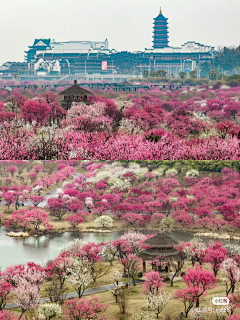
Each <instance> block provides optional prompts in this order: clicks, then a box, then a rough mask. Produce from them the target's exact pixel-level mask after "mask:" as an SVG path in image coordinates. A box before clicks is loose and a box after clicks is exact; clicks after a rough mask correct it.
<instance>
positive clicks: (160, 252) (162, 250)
mask: <svg viewBox="0 0 240 320" xmlns="http://www.w3.org/2000/svg"><path fill="white" fill-rule="evenodd" d="M179 244H180V242H179V241H178V240H175V239H173V238H172V237H170V236H168V235H166V234H164V233H158V234H157V235H156V236H154V237H152V238H149V239H147V240H145V241H144V242H143V245H144V246H147V247H148V249H145V250H143V251H141V252H140V253H139V254H138V256H139V257H140V258H141V259H142V260H143V272H146V261H151V263H152V262H153V261H154V260H155V259H157V258H158V257H159V256H162V257H165V258H167V259H169V260H175V261H177V262H178V265H180V261H181V260H182V252H181V251H179V250H177V249H175V246H177V245H179ZM152 268H153V269H155V271H157V270H158V271H160V272H161V271H162V269H161V268H157V266H154V264H153V263H152ZM165 272H166V273H167V275H168V276H169V272H170V263H167V264H166V268H165Z"/></svg>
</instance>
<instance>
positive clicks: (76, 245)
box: [59, 239, 86, 256]
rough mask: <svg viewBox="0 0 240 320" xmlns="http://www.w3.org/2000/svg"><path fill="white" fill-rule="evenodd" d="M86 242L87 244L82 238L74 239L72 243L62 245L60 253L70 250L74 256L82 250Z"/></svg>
mask: <svg viewBox="0 0 240 320" xmlns="http://www.w3.org/2000/svg"><path fill="white" fill-rule="evenodd" d="M85 244H86V242H84V241H83V240H82V239H74V240H73V241H71V242H70V243H68V244H65V245H64V246H62V247H61V249H60V250H59V252H60V253H63V252H68V253H70V254H71V255H72V256H74V255H76V254H78V253H79V252H80V250H81V249H82V247H83V246H84V245H85Z"/></svg>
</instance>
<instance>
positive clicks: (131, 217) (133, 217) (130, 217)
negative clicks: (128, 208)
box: [121, 213, 143, 226]
mask: <svg viewBox="0 0 240 320" xmlns="http://www.w3.org/2000/svg"><path fill="white" fill-rule="evenodd" d="M121 220H123V221H125V222H127V223H129V224H130V225H132V226H133V225H134V224H138V223H140V222H141V221H142V220H143V217H142V215H141V214H138V213H125V214H123V215H122V216H121Z"/></svg>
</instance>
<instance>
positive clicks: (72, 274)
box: [66, 259, 92, 298]
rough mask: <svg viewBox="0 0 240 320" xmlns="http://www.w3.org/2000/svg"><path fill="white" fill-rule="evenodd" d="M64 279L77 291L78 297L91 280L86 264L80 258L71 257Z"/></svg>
mask: <svg viewBox="0 0 240 320" xmlns="http://www.w3.org/2000/svg"><path fill="white" fill-rule="evenodd" d="M66 279H67V281H68V282H69V283H70V285H71V286H72V287H73V288H74V289H75V290H76V291H77V293H78V296H79V298H81V297H82V295H83V293H84V291H85V290H86V289H87V287H88V285H89V284H90V283H91V282H92V275H91V273H90V270H89V268H88V267H87V265H86V264H84V263H83V262H82V261H81V260H78V259H73V260H72V263H71V267H70V268H68V274H67V275H66Z"/></svg>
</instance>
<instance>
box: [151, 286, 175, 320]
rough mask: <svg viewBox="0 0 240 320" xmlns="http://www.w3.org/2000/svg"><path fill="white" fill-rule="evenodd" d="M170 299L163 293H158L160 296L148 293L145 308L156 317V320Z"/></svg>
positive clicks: (169, 296)
mask: <svg viewBox="0 0 240 320" xmlns="http://www.w3.org/2000/svg"><path fill="white" fill-rule="evenodd" d="M171 299H172V296H171V295H170V294H169V293H167V292H165V291H164V292H160V294H157V295H156V294H152V293H151V292H150V293H149V294H148V297H147V307H148V309H150V310H152V311H153V312H154V313H155V314H156V315H157V319H158V316H159V314H160V313H161V312H162V311H163V309H164V308H165V307H166V305H167V304H168V303H169V301H170V300H171Z"/></svg>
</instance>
